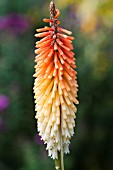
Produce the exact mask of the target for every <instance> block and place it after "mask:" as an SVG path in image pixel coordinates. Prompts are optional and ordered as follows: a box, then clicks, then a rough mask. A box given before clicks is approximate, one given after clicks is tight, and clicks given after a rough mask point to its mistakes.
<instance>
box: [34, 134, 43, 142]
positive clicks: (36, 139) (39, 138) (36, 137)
mask: <svg viewBox="0 0 113 170" xmlns="http://www.w3.org/2000/svg"><path fill="white" fill-rule="evenodd" d="M34 142H35V143H36V144H39V145H42V144H44V142H43V141H42V140H41V137H40V136H39V135H38V134H36V135H35V137H34Z"/></svg>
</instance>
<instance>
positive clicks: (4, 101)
mask: <svg viewBox="0 0 113 170" xmlns="http://www.w3.org/2000/svg"><path fill="white" fill-rule="evenodd" d="M8 106H9V98H8V96H6V95H2V94H1V95H0V111H3V110H4V109H6V108H7V107H8Z"/></svg>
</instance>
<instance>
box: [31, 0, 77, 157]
mask: <svg viewBox="0 0 113 170" xmlns="http://www.w3.org/2000/svg"><path fill="white" fill-rule="evenodd" d="M59 15H60V12H59V10H58V9H56V10H55V7H54V4H53V2H51V4H50V19H46V18H45V19H44V20H43V21H44V22H49V23H50V27H47V26H45V27H44V28H40V29H37V30H36V31H37V32H38V33H37V34H35V37H37V38H41V40H40V41H38V42H36V50H35V53H36V58H35V62H36V66H35V74H34V77H36V78H35V83H34V93H35V97H34V98H35V103H36V106H35V110H36V119H37V126H38V132H39V135H40V136H41V138H42V140H43V141H44V142H45V144H47V150H48V154H49V156H51V157H52V158H53V159H57V158H58V151H59V152H60V151H61V147H63V152H64V153H69V143H70V139H71V136H73V134H74V127H75V118H76V116H75V113H76V111H77V108H76V106H75V104H78V100H77V99H76V97H77V91H78V84H77V77H76V75H77V72H76V71H75V70H74V69H75V68H76V64H75V58H74V52H72V51H71V50H73V45H72V40H74V38H73V37H72V36H70V35H71V34H72V32H71V31H68V30H66V29H63V28H61V27H59V26H58V25H59V24H60V22H59V21H58V16H59ZM67 34H68V35H67Z"/></svg>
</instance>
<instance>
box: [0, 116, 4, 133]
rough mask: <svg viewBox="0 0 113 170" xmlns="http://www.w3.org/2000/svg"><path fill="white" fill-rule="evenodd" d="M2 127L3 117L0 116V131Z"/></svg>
mask: <svg viewBox="0 0 113 170" xmlns="http://www.w3.org/2000/svg"><path fill="white" fill-rule="evenodd" d="M3 129H4V121H3V119H2V118H1V117H0V131H1V130H3Z"/></svg>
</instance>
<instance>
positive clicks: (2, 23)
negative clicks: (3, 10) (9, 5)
mask: <svg viewBox="0 0 113 170" xmlns="http://www.w3.org/2000/svg"><path fill="white" fill-rule="evenodd" d="M29 26H30V21H29V19H28V18H27V17H25V16H23V15H20V14H10V15H7V16H1V17H0V30H3V29H8V30H9V31H11V32H12V33H14V34H21V33H24V32H25V31H26V30H27V29H28V28H29Z"/></svg>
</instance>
